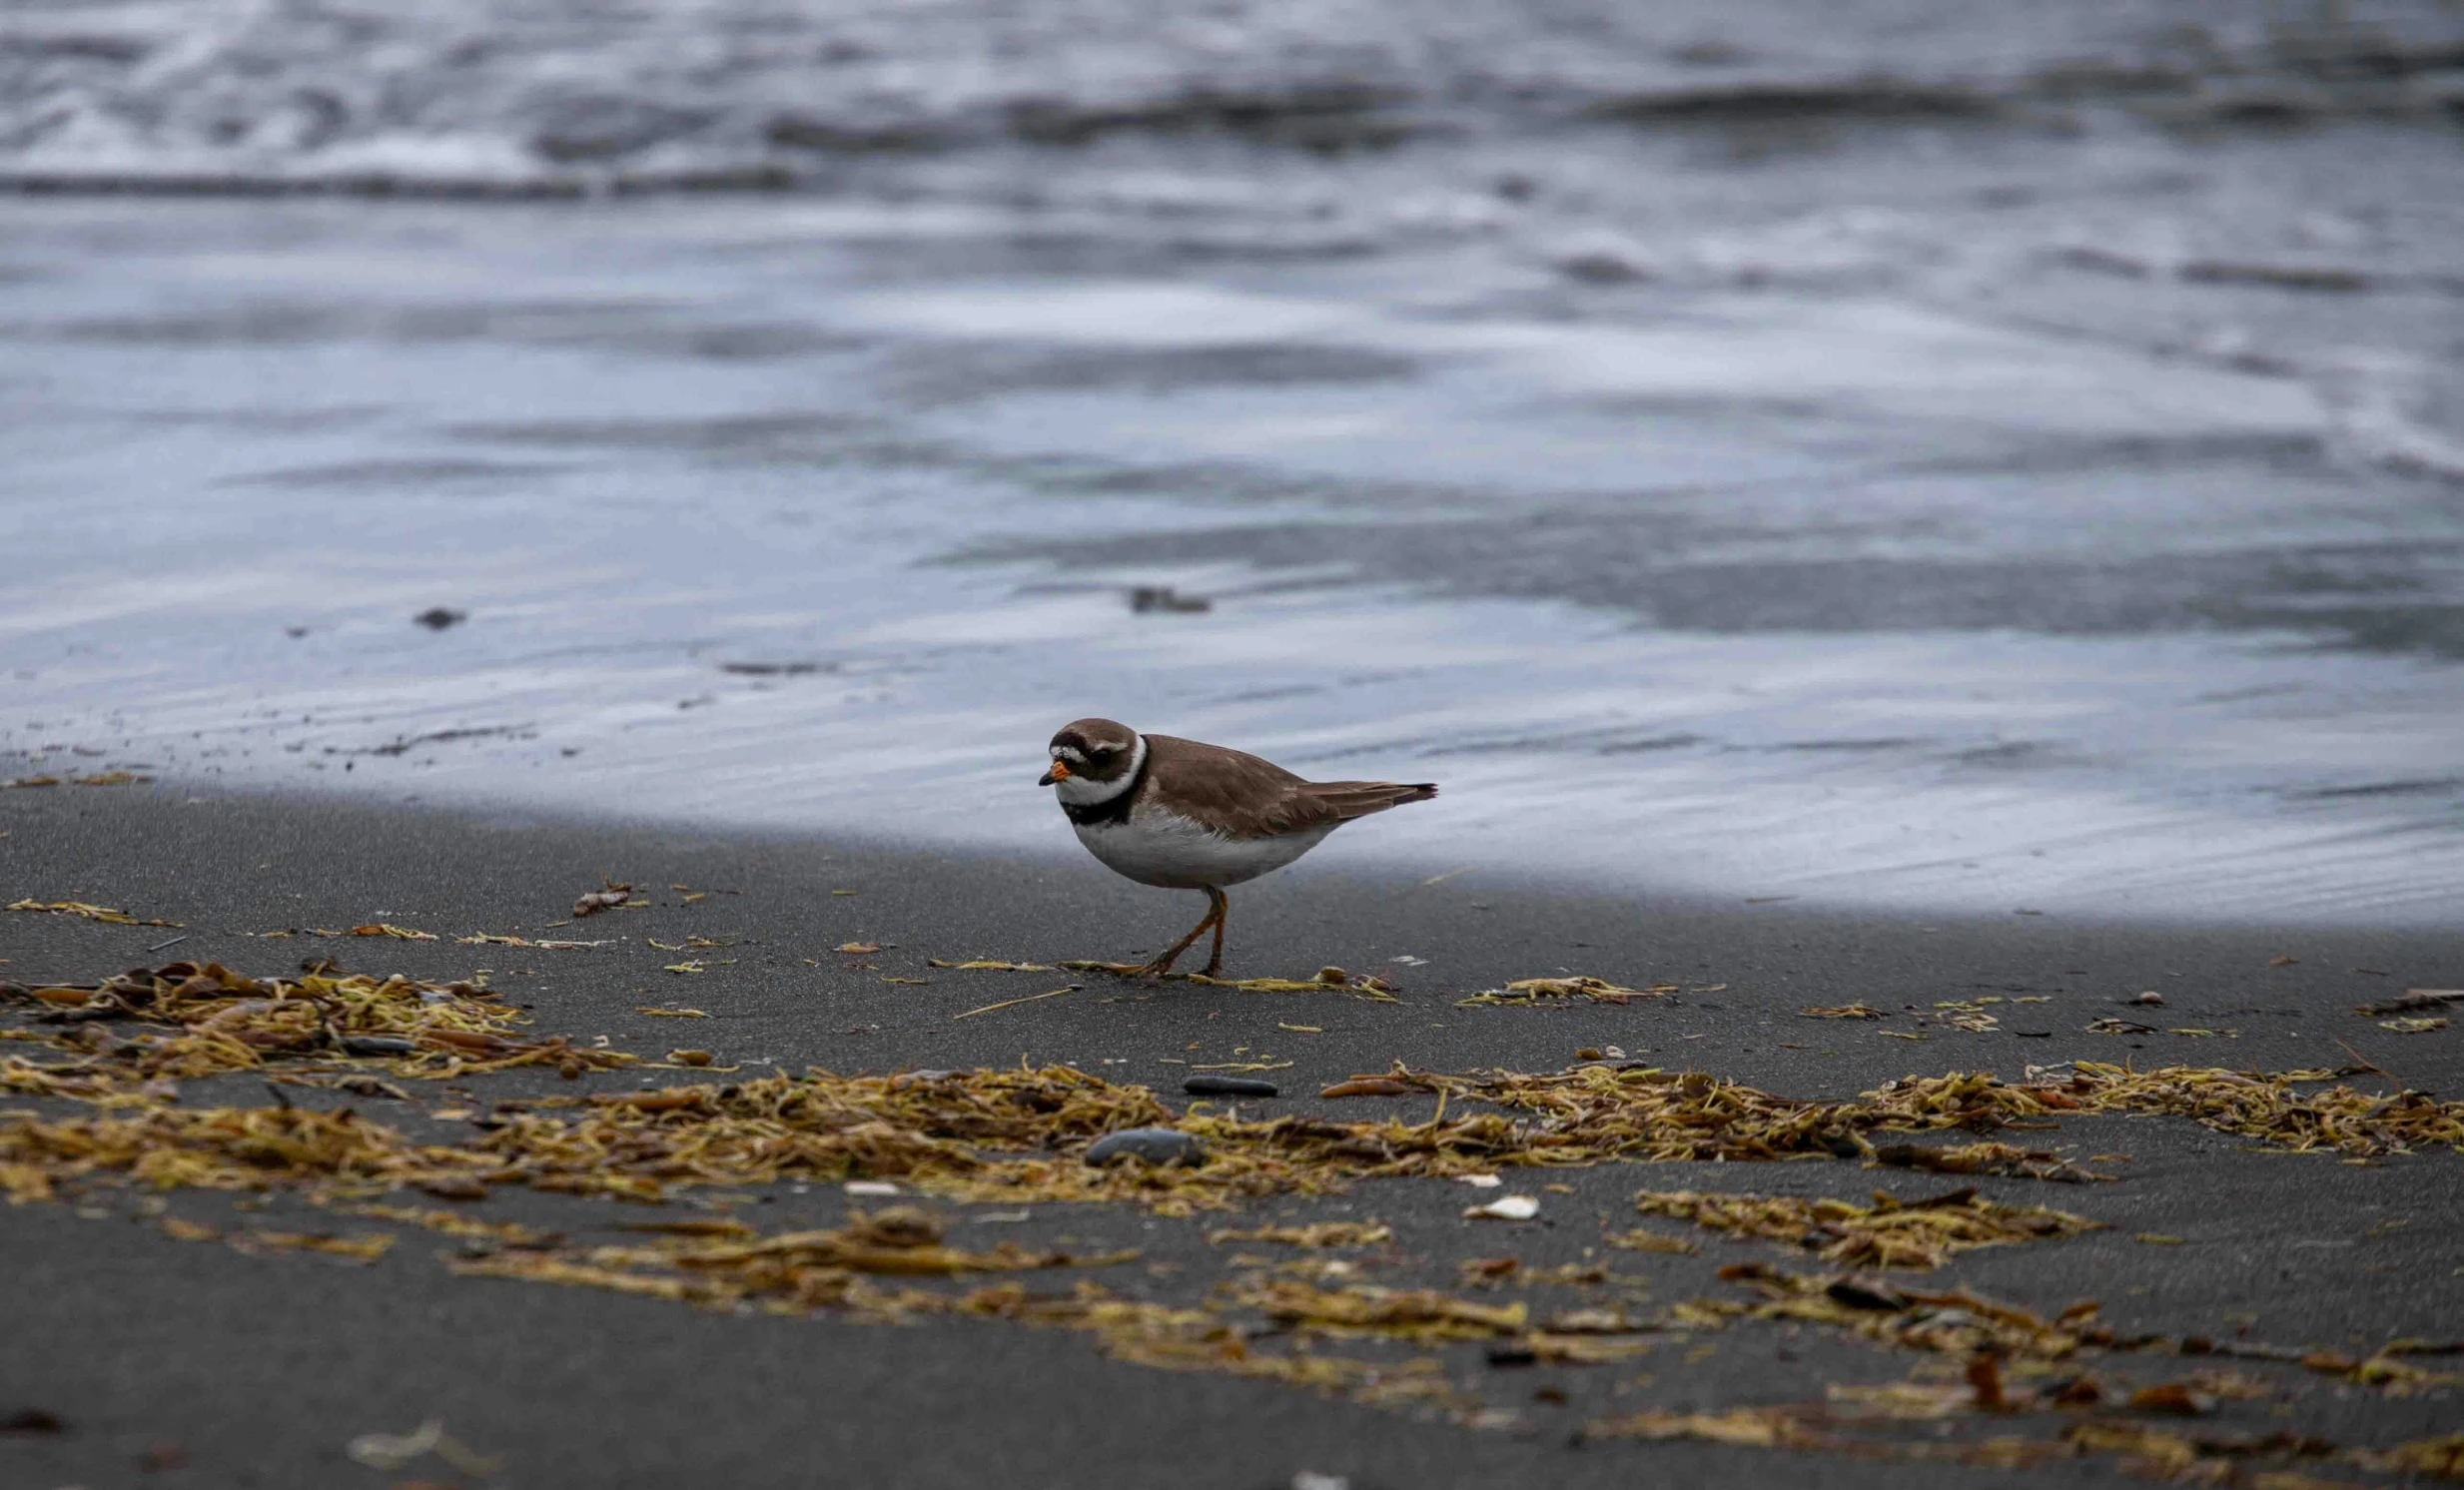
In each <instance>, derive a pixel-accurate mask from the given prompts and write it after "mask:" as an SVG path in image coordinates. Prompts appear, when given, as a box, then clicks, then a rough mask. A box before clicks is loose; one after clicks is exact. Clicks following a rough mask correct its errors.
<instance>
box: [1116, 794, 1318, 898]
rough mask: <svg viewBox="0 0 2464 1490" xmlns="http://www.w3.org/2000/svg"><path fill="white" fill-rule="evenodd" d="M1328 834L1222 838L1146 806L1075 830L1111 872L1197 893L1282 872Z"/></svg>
mask: <svg viewBox="0 0 2464 1490" xmlns="http://www.w3.org/2000/svg"><path fill="white" fill-rule="evenodd" d="M1333 831H1334V829H1333V828H1332V827H1325V828H1312V829H1310V830H1308V831H1307V832H1305V833H1285V834H1280V835H1278V836H1276V837H1273V838H1227V837H1225V836H1224V835H1223V834H1220V833H1215V832H1211V831H1209V830H1208V829H1206V828H1203V827H1201V826H1199V825H1198V824H1197V823H1194V822H1192V821H1190V820H1189V819H1188V818H1185V817H1182V816H1181V815H1180V814H1178V813H1171V812H1158V811H1155V810H1154V809H1151V808H1147V809H1141V810H1139V811H1136V812H1133V813H1131V814H1130V820H1129V821H1128V822H1126V823H1113V824H1105V825H1101V826H1096V827H1080V828H1079V829H1078V841H1079V842H1080V843H1083V844H1085V845H1086V846H1087V852H1088V853H1090V854H1093V855H1095V856H1096V857H1097V858H1098V859H1101V860H1103V861H1104V864H1105V866H1106V867H1107V868H1109V869H1111V870H1112V871H1113V872H1114V873H1115V874H1118V875H1122V876H1125V877H1127V878H1129V879H1133V880H1136V881H1138V882H1139V883H1140V884H1142V885H1156V886H1161V887H1162V888H1164V889H1167V890H1198V889H1203V888H1205V887H1206V886H1209V885H1214V886H1217V887H1218V888H1221V887H1223V886H1225V885H1237V884H1239V883H1240V882H1241V881H1243V880H1254V879H1256V878H1257V877H1258V876H1259V875H1262V874H1265V873H1267V872H1268V871H1270V870H1277V869H1281V868H1282V867H1283V866H1284V865H1286V864H1289V863H1291V862H1292V861H1293V860H1294V859H1297V858H1299V857H1300V856H1301V855H1302V854H1305V853H1307V852H1308V851H1309V850H1311V849H1313V848H1315V847H1317V845H1318V844H1319V843H1321V842H1323V841H1324V839H1325V837H1326V835H1327V834H1329V833H1331V832H1333Z"/></svg>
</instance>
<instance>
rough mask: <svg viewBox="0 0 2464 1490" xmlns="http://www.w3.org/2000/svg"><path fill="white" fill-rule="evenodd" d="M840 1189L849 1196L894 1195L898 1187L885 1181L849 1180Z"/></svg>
mask: <svg viewBox="0 0 2464 1490" xmlns="http://www.w3.org/2000/svg"><path fill="white" fill-rule="evenodd" d="M840 1188H842V1189H844V1190H846V1191H847V1193H849V1194H851V1195H895V1194H897V1193H898V1186H897V1185H895V1184H892V1183H891V1182H890V1181H888V1180H887V1179H850V1180H848V1181H847V1183H846V1184H844V1185H842V1186H840Z"/></svg>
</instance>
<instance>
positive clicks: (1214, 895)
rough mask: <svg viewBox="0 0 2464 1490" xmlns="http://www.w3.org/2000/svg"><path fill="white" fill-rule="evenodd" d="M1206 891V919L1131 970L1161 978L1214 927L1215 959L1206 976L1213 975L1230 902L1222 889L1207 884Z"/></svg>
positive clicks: (1220, 957) (1221, 954)
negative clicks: (1151, 958) (1140, 966)
mask: <svg viewBox="0 0 2464 1490" xmlns="http://www.w3.org/2000/svg"><path fill="white" fill-rule="evenodd" d="M1206 891H1207V915H1206V919H1205V920H1203V921H1201V922H1199V923H1198V924H1197V925H1196V926H1193V927H1191V928H1190V934H1189V935H1188V936H1186V937H1183V938H1182V939H1181V940H1180V941H1178V942H1175V943H1174V944H1173V945H1172V946H1171V947H1169V948H1167V949H1165V951H1164V953H1163V954H1162V955H1161V956H1159V957H1158V958H1156V960H1155V961H1154V962H1151V963H1149V964H1147V965H1146V966H1145V967H1142V968H1138V969H1135V970H1133V971H1135V972H1137V973H1138V974H1140V975H1141V976H1143V977H1147V978H1161V977H1162V976H1164V975H1165V974H1167V973H1169V972H1171V971H1172V970H1173V964H1174V963H1175V962H1177V961H1178V960H1179V959H1180V957H1181V954H1183V953H1185V952H1187V951H1189V950H1190V949H1191V948H1192V947H1193V946H1195V945H1197V942H1198V939H1199V938H1200V937H1203V936H1205V935H1206V934H1207V928H1209V927H1213V928H1215V961H1214V962H1211V963H1209V964H1207V976H1208V977H1210V978H1213V977H1214V976H1215V970H1216V969H1217V968H1218V967H1219V966H1221V965H1222V963H1223V960H1224V912H1225V911H1226V910H1228V909H1230V907H1231V904H1232V903H1231V902H1230V901H1228V900H1226V899H1225V898H1224V892H1223V891H1221V890H1218V889H1216V888H1215V887H1214V886H1212V885H1209V886H1207V887H1206Z"/></svg>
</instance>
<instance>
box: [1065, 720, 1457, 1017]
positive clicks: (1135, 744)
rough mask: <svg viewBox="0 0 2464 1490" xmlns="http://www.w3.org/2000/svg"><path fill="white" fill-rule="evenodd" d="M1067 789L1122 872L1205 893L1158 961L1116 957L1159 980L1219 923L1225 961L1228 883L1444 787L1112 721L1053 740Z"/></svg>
mask: <svg viewBox="0 0 2464 1490" xmlns="http://www.w3.org/2000/svg"><path fill="white" fill-rule="evenodd" d="M1052 759H1053V766H1052V769H1051V770H1049V771H1047V772H1045V773H1044V779H1043V780H1042V781H1040V782H1038V783H1037V785H1039V786H1049V787H1053V788H1055V789H1056V790H1055V792H1054V795H1056V796H1057V797H1059V798H1060V799H1061V810H1062V811H1063V812H1066V813H1068V814H1069V815H1070V826H1071V827H1073V828H1075V829H1077V830H1078V841H1079V842H1080V843H1083V844H1085V845H1086V846H1087V852H1088V853H1090V854H1093V855H1095V856H1096V858H1098V859H1101V860H1102V861H1104V864H1105V867H1106V868H1108V869H1111V870H1112V871H1113V872H1114V873H1116V874H1119V875H1123V876H1126V877H1128V878H1130V879H1133V880H1136V881H1138V882H1139V883H1140V884H1142V885H1155V886H1159V887H1161V888H1164V889H1167V890H1204V891H1206V892H1207V916H1206V919H1205V920H1203V921H1201V922H1199V923H1198V925H1196V926H1194V927H1192V928H1191V929H1190V934H1189V935H1188V936H1186V937H1183V938H1182V939H1181V940H1180V941H1178V942H1175V943H1174V944H1173V945H1172V946H1171V947H1170V948H1168V949H1167V950H1166V951H1165V952H1164V954H1163V955H1162V956H1160V957H1158V958H1157V959H1156V960H1155V961H1153V962H1151V963H1144V964H1138V965H1129V964H1115V965H1110V966H1111V971H1113V972H1117V973H1130V974H1140V975H1145V976H1150V977H1152V976H1158V975H1161V974H1164V973H1168V972H1170V971H1171V970H1172V965H1173V963H1174V961H1175V960H1176V959H1178V958H1179V957H1180V956H1181V954H1183V953H1184V952H1187V951H1189V950H1190V947H1191V945H1192V944H1193V943H1195V942H1197V940H1198V939H1199V938H1200V937H1201V936H1203V935H1205V934H1206V931H1207V929H1208V928H1209V927H1213V928H1214V929H1215V951H1214V953H1213V955H1211V956H1210V957H1209V958H1208V959H1207V973H1206V976H1207V977H1209V978H1213V977H1214V976H1216V974H1217V973H1219V972H1221V971H1222V970H1223V967H1224V913H1225V912H1226V910H1228V909H1229V908H1230V902H1228V901H1227V900H1226V899H1225V898H1224V887H1225V886H1227V885H1237V884H1239V883H1241V882H1242V881H1244V880H1253V879H1256V878H1257V877H1258V876H1259V875H1262V874H1265V873H1266V872H1268V871H1269V870H1276V869H1281V868H1282V867H1283V866H1284V865H1286V864H1289V863H1291V862H1292V861H1293V860H1294V859H1297V858H1299V857H1300V856H1301V855H1302V854H1305V853H1307V852H1308V851H1309V850H1311V849H1313V848H1315V847H1317V846H1318V844H1320V843H1322V842H1324V841H1325V837H1326V835H1327V834H1329V833H1332V832H1333V831H1334V830H1335V829H1337V828H1340V827H1341V826H1343V825H1344V824H1345V823H1348V822H1350V821H1351V820H1352V819H1353V818H1361V817H1367V816H1368V815H1369V814H1370V813H1372V812H1383V811H1385V810H1386V809H1387V808H1389V807H1400V806H1401V805H1402V804H1404V803H1406V802H1425V801H1427V800H1428V799H1429V798H1431V797H1434V796H1436V795H1437V784H1436V783H1435V782H1432V781H1419V782H1410V783H1403V782H1393V781H1303V780H1301V779H1300V778H1299V777H1297V776H1294V775H1293V774H1291V773H1290V772H1289V771H1286V770H1284V769H1283V768H1282V767H1280V766H1278V765H1275V764H1273V763H1272V762H1270V761H1262V760H1259V759H1258V758H1257V757H1256V756H1253V755H1244V754H1242V753H1241V752H1240V751H1237V750H1227V749H1225V748H1224V747H1223V746H1221V745H1205V744H1201V743H1200V742H1198V741H1196V740H1177V739H1175V738H1173V737H1172V736H1171V735H1142V734H1140V733H1139V732H1138V731H1136V730H1134V729H1132V728H1130V727H1129V726H1128V725H1126V724H1117V723H1115V722H1114V721H1112V720H1110V719H1081V720H1079V721H1078V722H1076V723H1075V724H1066V725H1063V726H1062V727H1061V731H1060V733H1058V734H1056V735H1054V736H1053V743H1052Z"/></svg>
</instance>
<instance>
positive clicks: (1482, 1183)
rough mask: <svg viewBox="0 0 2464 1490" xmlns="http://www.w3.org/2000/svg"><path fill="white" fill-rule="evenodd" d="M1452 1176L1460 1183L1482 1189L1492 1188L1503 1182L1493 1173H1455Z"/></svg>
mask: <svg viewBox="0 0 2464 1490" xmlns="http://www.w3.org/2000/svg"><path fill="white" fill-rule="evenodd" d="M1454 1177H1455V1179H1456V1180H1458V1181H1460V1182H1461V1183H1464V1184H1468V1185H1470V1186H1471V1187H1472V1188H1474V1189H1483V1190H1493V1189H1495V1188H1497V1186H1498V1185H1499V1184H1501V1183H1503V1182H1504V1181H1503V1180H1500V1179H1499V1178H1498V1177H1497V1176H1496V1175H1494V1174H1457V1175H1455V1176H1454Z"/></svg>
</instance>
